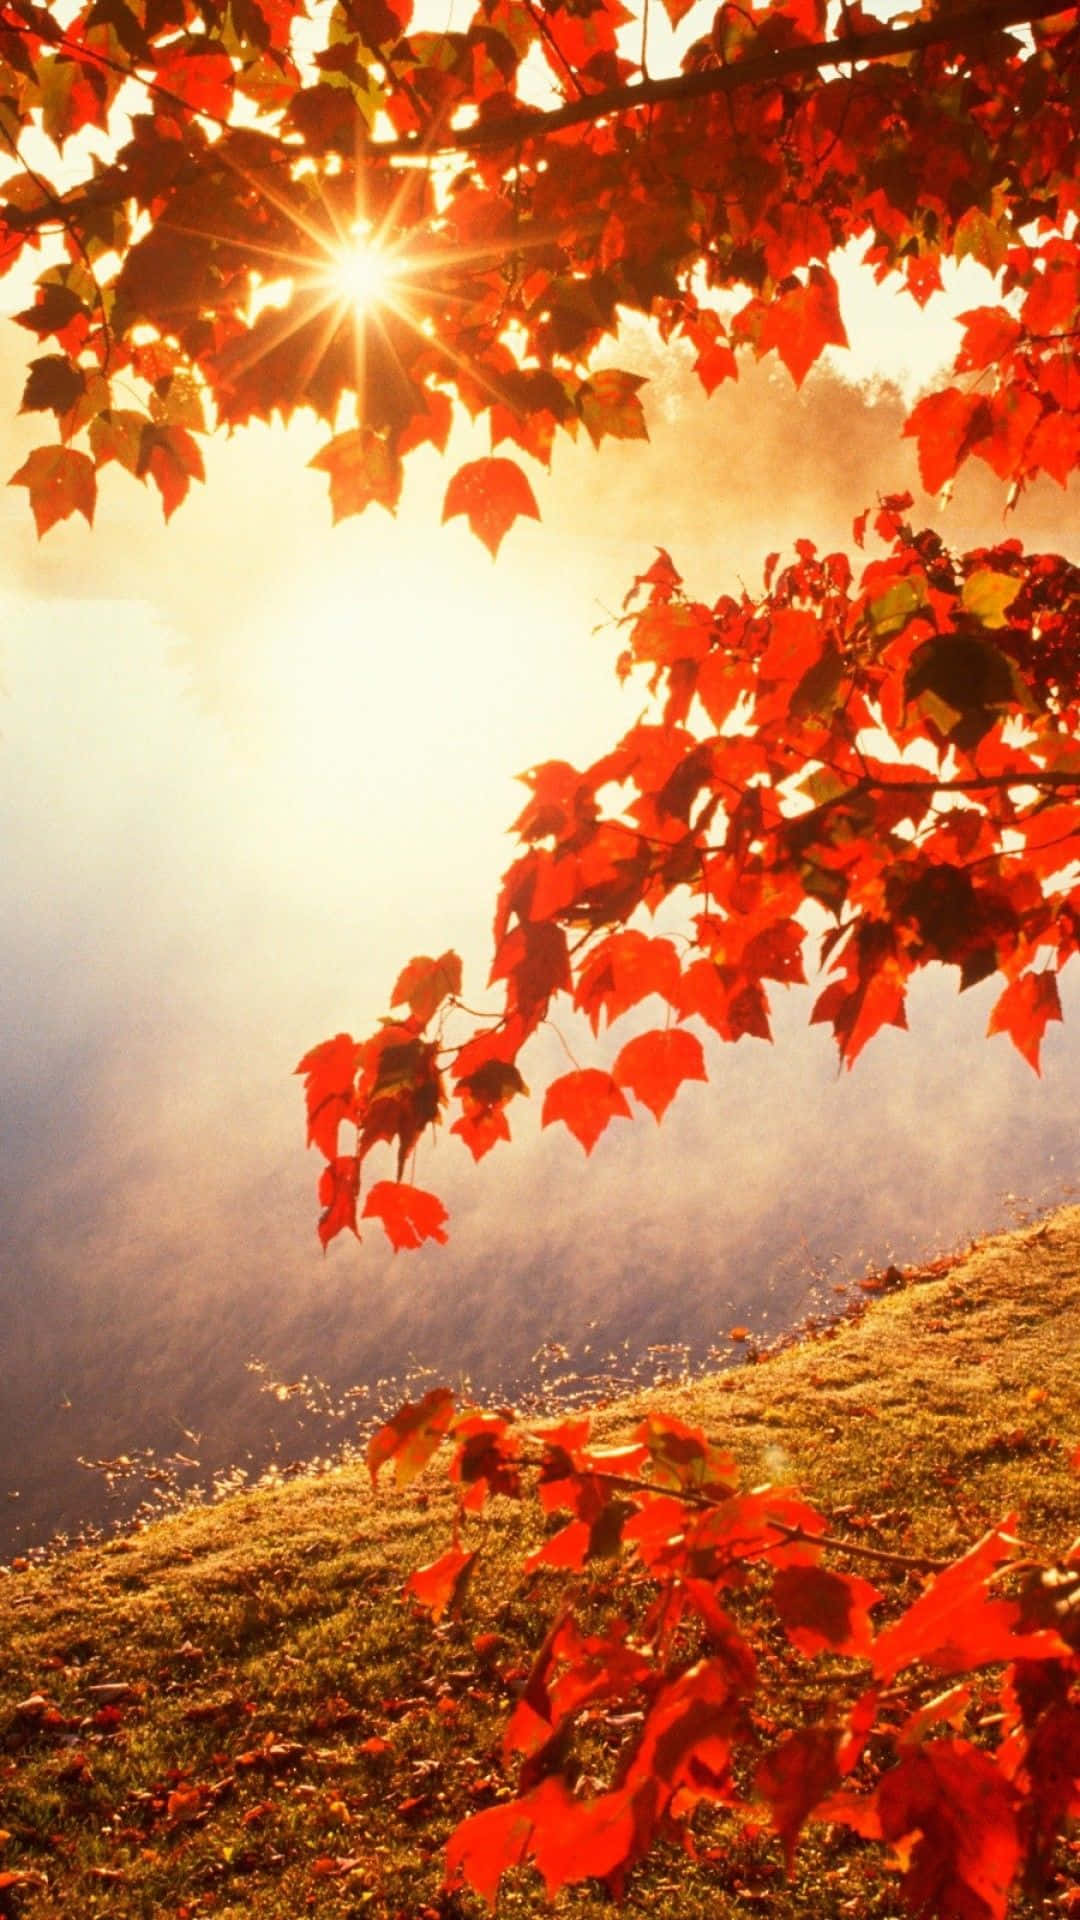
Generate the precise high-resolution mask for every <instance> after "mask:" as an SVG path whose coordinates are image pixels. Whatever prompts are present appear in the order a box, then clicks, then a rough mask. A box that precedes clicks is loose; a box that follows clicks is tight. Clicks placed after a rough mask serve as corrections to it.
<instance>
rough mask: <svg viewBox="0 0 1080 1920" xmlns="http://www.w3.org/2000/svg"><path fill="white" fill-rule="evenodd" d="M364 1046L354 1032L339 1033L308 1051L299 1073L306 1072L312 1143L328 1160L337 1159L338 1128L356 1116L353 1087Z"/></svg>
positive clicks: (305, 1090) (297, 1071)
mask: <svg viewBox="0 0 1080 1920" xmlns="http://www.w3.org/2000/svg"><path fill="white" fill-rule="evenodd" d="M359 1061H360V1048H359V1047H358V1046H357V1044H356V1041H355V1040H354V1039H353V1037H352V1034H351V1033H339V1034H335V1036H334V1038H333V1040H323V1041H322V1042H321V1043H320V1045H319V1046H317V1047H312V1049H311V1052H310V1053H305V1055H304V1057H303V1059H302V1060H301V1062H300V1064H299V1066H298V1067H296V1068H295V1069H294V1071H295V1072H296V1073H302V1074H304V1075H305V1081H304V1094H305V1098H306V1101H307V1120H308V1146H309V1147H318V1149H319V1151H320V1153H322V1154H324V1155H325V1156H326V1158H327V1160H335V1159H336V1158H337V1141H338V1128H339V1127H340V1125H341V1122H342V1121H343V1120H352V1119H353V1118H354V1117H355V1111H354V1107H353V1090H354V1083H355V1079H356V1069H357V1066H358V1064H359Z"/></svg>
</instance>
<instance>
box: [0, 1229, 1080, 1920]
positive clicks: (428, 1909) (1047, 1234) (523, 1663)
mask: <svg viewBox="0 0 1080 1920" xmlns="http://www.w3.org/2000/svg"><path fill="white" fill-rule="evenodd" d="M881 1285H882V1286H883V1288H885V1290H884V1291H883V1292H882V1293H881V1295H880V1297H874V1296H873V1295H870V1294H868V1295H866V1296H864V1297H865V1301H866V1305H865V1310H863V1311H861V1312H860V1313H859V1314H857V1315H855V1316H848V1317H847V1318H845V1319H844V1320H843V1321H840V1322H838V1323H836V1324H834V1325H832V1326H829V1327H825V1328H822V1329H820V1330H818V1331H817V1332H815V1333H812V1334H810V1335H808V1336H807V1337H805V1338H804V1339H802V1340H800V1341H799V1342H797V1343H795V1344H793V1345H791V1346H789V1347H787V1348H786V1349H784V1350H783V1351H780V1352H777V1353H774V1354H772V1355H771V1356H767V1357H761V1358H759V1360H758V1363H757V1364H748V1365H746V1366H745V1367H742V1368H739V1369H737V1370H736V1371H733V1372H729V1373H726V1374H722V1375H719V1376H717V1377H716V1378H714V1379H707V1380H702V1381H699V1382H697V1383H695V1384H694V1385H692V1386H690V1387H687V1388H684V1389H681V1390H675V1389H671V1390H665V1391H664V1392H663V1393H662V1394H660V1395H650V1394H645V1393H640V1394H636V1395H634V1396H633V1397H632V1398H631V1399H629V1400H623V1401H621V1402H619V1403H617V1404H613V1405H611V1406H609V1407H607V1408H605V1409H604V1410H603V1412H602V1414H601V1415H600V1416H599V1418H598V1424H599V1425H600V1426H602V1427H603V1429H604V1430H605V1431H606V1432H609V1433H613V1432H615V1431H617V1430H618V1429H625V1428H626V1427H627V1425H628V1424H629V1423H631V1422H632V1421H634V1420H636V1419H640V1417H641V1416H642V1414H643V1412H645V1411H646V1410H647V1409H648V1407H649V1406H650V1405H655V1404H658V1403H659V1404H662V1405H664V1406H665V1407H666V1408H667V1409H668V1410H669V1411H672V1412H675V1413H678V1414H679V1415H680V1416H681V1417H682V1418H684V1419H688V1420H692V1421H697V1422H701V1423H702V1424H703V1425H705V1426H706V1428H707V1430H708V1431H709V1432H710V1434H712V1435H715V1436H717V1437H720V1438H722V1439H723V1441H724V1443H725V1444H726V1445H728V1446H729V1447H730V1448H731V1449H732V1450H733V1451H734V1452H735V1453H736V1455H737V1456H738V1458H739V1460H740V1463H741V1464H742V1465H743V1467H744V1469H745V1473H746V1477H747V1479H748V1481H758V1480H761V1479H765V1478H768V1479H771V1480H773V1481H790V1482H793V1483H796V1484H798V1485H800V1486H801V1487H802V1488H803V1489H804V1491H805V1492H806V1493H807V1494H808V1495H809V1496H811V1497H812V1498H813V1499H814V1500H815V1501H816V1502H817V1504H818V1505H819V1506H820V1507H821V1508H822V1509H823V1510H824V1512H825V1513H826V1515H827V1516H828V1518H829V1521H830V1524H831V1527H832V1529H833V1531H834V1532H837V1533H842V1534H846V1535H847V1536H848V1537H850V1538H851V1539H853V1540H858V1541H861V1542H862V1543H864V1544H867V1543H870V1544H875V1545H877V1546H879V1547H885V1548H889V1549H896V1550H898V1551H900V1552H903V1553H907V1554H919V1553H922V1554H935V1555H943V1556H946V1557H952V1556H954V1555H955V1554H957V1553H958V1552H959V1551H961V1550H962V1548H963V1546H964V1545H965V1544H967V1543H970V1542H971V1541H973V1540H975V1539H976V1538H978V1537H979V1536H980V1535H981V1534H982V1533H983V1532H984V1531H985V1529H986V1528H987V1527H988V1526H990V1525H991V1524H992V1523H993V1522H994V1521H996V1520H998V1519H1000V1518H1001V1517H1002V1516H1003V1515H1004V1514H1006V1513H1009V1512H1013V1511H1016V1512H1018V1514H1019V1521H1018V1526H1019V1528H1020V1530H1021V1533H1022V1537H1023V1538H1024V1539H1025V1540H1027V1541H1030V1542H1031V1543H1032V1544H1033V1545H1034V1546H1038V1547H1040V1548H1042V1547H1046V1548H1049V1549H1051V1550H1054V1549H1057V1550H1064V1549H1065V1548H1066V1547H1067V1546H1068V1545H1069V1544H1070V1542H1071V1541H1072V1540H1073V1538H1074V1537H1075V1536H1076V1534H1077V1533H1078V1532H1080V1479H1078V1477H1077V1474H1076V1472H1075V1470H1074V1469H1072V1468H1071V1467H1070V1465H1069V1459H1070V1456H1071V1455H1072V1454H1073V1453H1074V1452H1075V1450H1076V1447H1077V1443H1078V1442H1080V1208H1078V1207H1073V1208H1069V1209H1066V1210H1064V1211H1062V1212H1060V1213H1058V1214H1055V1215H1052V1216H1050V1217H1049V1218H1048V1219H1047V1220H1045V1221H1044V1222H1042V1223H1041V1224H1039V1225H1037V1226H1035V1227H1033V1228H1028V1229H1025V1230H1022V1231H1020V1232H1018V1233H1013V1234H1009V1235H1003V1236H1000V1237H997V1238H994V1239H992V1240H988V1241H986V1242H985V1243H983V1244H981V1245H979V1246H977V1247H975V1248H973V1249H972V1250H971V1252H970V1253H969V1254H967V1255H966V1256H962V1257H959V1258H958V1259H956V1260H955V1261H953V1262H938V1263H936V1264H935V1265H934V1266H933V1267H931V1268H929V1269H924V1270H922V1271H919V1272H910V1273H908V1274H907V1275H905V1276H904V1278H903V1284H893V1285H892V1286H887V1284H886V1283H885V1282H884V1281H883V1282H882V1283H881ZM494 1506H495V1508H496V1509H497V1511H496V1512H495V1514H494V1517H492V1518H490V1519H489V1518H486V1517H485V1518H484V1519H483V1520H482V1521H473V1522H470V1523H469V1527H470V1530H471V1531H473V1532H474V1533H475V1535H476V1539H477V1541H480V1542H482V1544H483V1546H484V1548H485V1555H484V1559H483V1560H482V1562H481V1563H480V1565H481V1569H482V1570H481V1571H479V1572H478V1574H477V1577H476V1578H475V1580H474V1582H473V1586H472V1590H471V1592H470V1594H469V1596H468V1598H467V1600H466V1602H465V1604H464V1607H463V1609H462V1611H461V1613H460V1615H459V1616H458V1617H456V1618H454V1617H450V1618H448V1619H447V1620H446V1621H444V1622H443V1623H442V1624H441V1625H440V1626H439V1627H437V1628H435V1629H433V1628H432V1626H431V1624H430V1622H429V1621H426V1620H423V1619H418V1618H417V1617H415V1615H414V1613H413V1611H412V1610H411V1609H410V1607H409V1606H408V1605H407V1604H404V1603H403V1602H402V1599H401V1597H400V1589H401V1585H402V1582H403V1580H404V1578H405V1576H406V1575H407V1573H408V1572H409V1570H410V1569H411V1568H413V1567H414V1566H416V1565H418V1564H420V1563H422V1562H424V1561H427V1560H430V1559H432V1558H433V1557H434V1556H435V1555H436V1554H438V1553H440V1552H441V1551H442V1549H443V1547H444V1545H445V1544H446V1537H447V1531H448V1521H449V1517H450V1505H449V1496H448V1494H447V1493H446V1491H445V1490H444V1489H443V1488H442V1487H441V1486H440V1484H439V1481H438V1479H437V1477H436V1475H435V1473H434V1470H432V1469H429V1470H428V1472H427V1473H426V1475H425V1476H424V1478H423V1480H422V1482H421V1483H420V1484H419V1485H418V1486H416V1487H413V1488H411V1489H409V1490H408V1491H407V1492H406V1493H404V1494H395V1493H392V1492H391V1491H390V1490H389V1489H388V1488H387V1489H386V1490H384V1489H383V1488H382V1487H381V1486H380V1489H379V1490H378V1491H377V1492H376V1493H375V1494H373V1493H372V1491H371V1488H370V1485H369V1482H368V1479H367V1476H366V1474H365V1473H364V1472H363V1471H362V1470H360V1469H357V1468H347V1469H341V1470H338V1471H336V1472H334V1473H331V1474H329V1475H326V1476H324V1477H321V1478H307V1479H302V1480H297V1481H293V1482H292V1483H290V1484H287V1485H285V1486H282V1487H280V1488H278V1489H272V1490H266V1491H259V1492H257V1493H245V1494H242V1495H239V1496H236V1497H234V1498H232V1499H229V1500H227V1501H225V1502H223V1503H222V1504H221V1505H219V1506H217V1507H214V1508H209V1509H196V1510H192V1511H188V1512H186V1513H184V1514H182V1515H180V1516H179V1517H177V1518H174V1519H169V1520H166V1521H162V1522H159V1523H157V1524H155V1525H153V1526H151V1527H147V1528H146V1529H145V1530H144V1531H142V1532H139V1533H137V1534H134V1535H132V1536H131V1537H128V1538H124V1539H119V1540H116V1541H114V1542H112V1543H110V1544H108V1545H105V1546H101V1547H97V1548H92V1549H91V1548H87V1549H79V1550H73V1551H71V1552H69V1553H67V1554H65V1555H62V1556H60V1557H59V1558H57V1559H56V1560H55V1561H53V1562H52V1563H51V1564H48V1565H36V1564H30V1565H26V1564H19V1563H13V1565H12V1566H11V1567H10V1568H8V1569H4V1570H2V1571H3V1577H0V1649H2V1652H0V1914H3V1915H5V1916H9V1915H10V1916H17V1917H18V1920H76V1916H78V1920H92V1917H93V1916H105V1915H109V1916H110V1917H111V1920H113V1917H114V1920H135V1916H140V1917H143V1920H149V1917H150V1916H155V1917H156V1916H162V1915H169V1916H176V1920H194V1916H196V1915H201V1914H204V1913H207V1914H214V1915H217V1916H222V1920H239V1916H240V1915H251V1914H257V1915H258V1916H259V1920H286V1916H288V1920H295V1917H296V1916H297V1915H298V1914H308V1913H310V1914H315V1915H317V1916H320V1917H323V1916H325V1920H357V1917H358V1916H361V1915H370V1916H373V1917H374V1920H451V1917H452V1916H461V1917H462V1920H464V1916H472V1915H473V1914H478V1913H479V1912H480V1911H481V1908H480V1905H479V1903H478V1902H476V1901H474V1900H473V1899H472V1897H471V1896H469V1895H462V1894H459V1893H456V1892H455V1893H446V1892H443V1891H441V1890H440V1883H441V1879H442V1846H443V1843H444V1841H445V1839H446V1837H447V1835H448V1833H449V1831H450V1830H451V1828H452V1826H453V1825H454V1824H455V1823H456V1822H457V1820H459V1819H460V1818H461V1817H462V1815H463V1814H464V1813H465V1812H467V1811H470V1810H473V1809H476V1808H478V1807H482V1806H485V1805H489V1804H492V1803H493V1802H494V1801H495V1800H497V1799H498V1798H499V1797H500V1796H501V1795H503V1794H505V1793H507V1792H508V1791H510V1786H511V1780H512V1776H511V1775H510V1774H507V1773H505V1772H504V1770H503V1767H502V1763H501V1759H500V1750H499V1740H500V1731H501V1726H502V1723H503V1721H504V1719H505V1714H506V1709H507V1705H508V1702H509V1701H510V1699H511V1698H512V1697H513V1693H514V1689H515V1685H516V1683H517V1682H519V1681H520V1680H521V1679H522V1678H523V1677H524V1674H525V1672H526V1671H527V1657H528V1654H529V1653H530V1651H531V1650H533V1649H535V1647H536V1646H537V1644H538V1643H539V1640H540V1639H541V1637H542V1635H543V1632H544V1630H545V1625H546V1621H547V1617H548V1615H549V1612H550V1605H551V1599H552V1590H549V1588H548V1585H547V1577H545V1576H541V1578H540V1579H539V1581H534V1583H533V1584H532V1585H531V1586H529V1587H525V1586H520V1585H518V1584H517V1581H516V1575H515V1573H514V1568H515V1565H516V1556H517V1557H519V1556H520V1552H521V1546H522V1540H523V1535H524V1534H525V1533H526V1532H527V1530H528V1524H529V1523H528V1521H527V1518H526V1517H525V1516H523V1514H522V1513H521V1512H520V1511H519V1510H518V1509H510V1508H509V1507H508V1506H507V1505H506V1503H504V1502H502V1501H498V1502H495V1503H494ZM504 1509H505V1511H504ZM470 1544H473V1542H472V1541H470ZM511 1881H512V1884H511ZM895 1888H896V1881H895V1874H894V1873H891V1872H890V1871H889V1870H888V1868H887V1867H885V1866H883V1861H882V1857H881V1855H880V1852H878V1851H877V1850H875V1849H872V1848H865V1847H861V1846H860V1847H858V1848H856V1847H855V1846H854V1845H853V1843H852V1841H851V1839H850V1837H849V1836H846V1835H845V1834H844V1833H843V1832H842V1830H840V1829H837V1828H832V1827H822V1828H818V1829H813V1830H811V1833H810V1837H809V1838H807V1839H805V1840H804V1842H803V1843H802V1844H801V1846H800V1853H799V1859H798V1862H797V1872H796V1878H795V1880H794V1882H793V1883H792V1884H791V1885H788V1884H787V1883H786V1882H785V1879H784V1875H783V1860H782V1855H781V1852H780V1849H779V1846H778V1844H777V1843H776V1842H775V1841H774V1840H773V1839H772V1838H771V1837H769V1836H768V1834H767V1833H766V1832H765V1831H764V1830H762V1831H761V1832H760V1833H758V1834H757V1835H755V1836H750V1837H747V1838H744V1839H743V1840H741V1841H738V1842H734V1843H733V1844H732V1845H731V1846H730V1848H729V1849H728V1850H727V1852H726V1854H725V1856H724V1857H723V1858H720V1859H715V1860H713V1861H712V1862H704V1861H699V1862H697V1863H695V1862H693V1861H691V1860H688V1859H687V1858H685V1857H684V1856H683V1855H682V1854H676V1853H674V1852H665V1851H664V1850H663V1849H662V1848H661V1849H658V1850H657V1851H656V1852H655V1853H654V1854H653V1855H651V1856H650V1857H649V1859H648V1860H647V1861H646V1862H645V1863H644V1864H643V1865H642V1866H641V1867H639V1868H638V1869H637V1870H636V1871H635V1873H634V1874H633V1875H632V1876H631V1879H630V1882H629V1886H628V1889H627V1910H628V1911H629V1912H631V1913H633V1912H644V1911H645V1910H646V1909H651V1910H653V1911H656V1910H657V1909H659V1910H661V1911H662V1912H663V1913H664V1914H665V1916H667V1915H670V1916H672V1920H690V1917H691V1916H697V1915H703V1914H705V1913H708V1914H709V1915H710V1916H719V1917H720V1920H722V1917H723V1916H725V1915H732V1916H735V1915H745V1914H748V1913H750V1912H752V1911H754V1910H765V1911H768V1913H769V1914H770V1916H772V1915H775V1916H778V1920H794V1917H795V1916H807V1920H809V1916H810V1915H811V1914H812V1915H814V1916H821V1917H822V1920H829V1917H830V1916H835V1917H836V1920H871V1916H877V1917H879V1920H884V1917H885V1916H892V1915H895V1913H896V1912H897V1899H896V1891H895ZM1078 1909H1080V1854H1078V1852H1077V1849H1076V1847H1075V1845H1074V1846H1073V1849H1072V1851H1069V1850H1068V1849H1065V1850H1064V1852H1063V1854H1062V1858H1061V1864H1060V1871H1059V1873H1058V1875H1057V1878H1056V1880H1055V1881H1054V1883H1053V1884H1052V1886H1051V1889H1050V1897H1049V1904H1048V1905H1044V1904H1043V1903H1041V1902H1040V1903H1036V1902H1035V1901H1034V1900H1033V1901H1031V1902H1030V1903H1029V1904H1028V1905H1027V1906H1026V1907H1024V1908H1022V1909H1018V1911H1023V1912H1025V1913H1031V1914H1034V1913H1035V1912H1036V1911H1038V1912H1047V1911H1050V1912H1060V1913H1071V1914H1074V1915H1075V1913H1076V1912H1077V1911H1078ZM550 1910H551V1909H549V1908H548V1907H547V1905H546V1903H545V1901H544V1898H543V1893H542V1888H541V1884H540V1882H539V1881H538V1880H537V1879H536V1877H535V1876H534V1875H532V1874H531V1873H527V1872H524V1871H523V1872H521V1873H520V1874H515V1875H512V1876H510V1879H509V1880H508V1881H507V1882H506V1883H504V1889H503V1892H502V1894H501V1896H500V1906H499V1912H500V1914H505V1915H514V1914H521V1915H524V1914H540V1913H542V1912H547V1911H550ZM556 1911H557V1912H566V1913H572V1914H574V1915H582V1916H588V1915H592V1914H596V1915H600V1913H601V1912H604V1913H610V1911H611V1905H610V1900H609V1898H608V1897H607V1895H606V1894H605V1893H603V1891H602V1890H598V1889H596V1888H594V1887H593V1886H592V1885H591V1883H589V1884H587V1885H586V1886H584V1887H583V1888H580V1889H577V1890H573V1891H571V1892H569V1893H564V1894H562V1895H560V1896H559V1900H558V1902H557V1903H556Z"/></svg>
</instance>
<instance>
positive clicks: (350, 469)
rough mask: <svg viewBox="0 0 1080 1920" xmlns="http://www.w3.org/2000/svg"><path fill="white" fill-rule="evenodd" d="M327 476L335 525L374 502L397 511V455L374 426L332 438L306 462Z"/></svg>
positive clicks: (399, 480)
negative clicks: (328, 477)
mask: <svg viewBox="0 0 1080 1920" xmlns="http://www.w3.org/2000/svg"><path fill="white" fill-rule="evenodd" d="M308 466H309V467H315V468H316V469H317V470H318V471H319V472H320V473H327V474H329V476H330V506H331V510H332V513H333V519H334V524H335V526H336V525H337V522H338V521H339V520H344V519H346V518H347V517H348V515H349V514H351V513H363V511H364V508H365V507H368V506H370V505H371V503H372V502H373V501H374V502H376V503H377V505H379V506H380V507H385V508H386V511H387V513H390V514H394V513H396V512H397V508H398V502H399V500H400V499H401V485H402V479H403V472H402V466H401V459H400V456H399V455H398V454H397V453H395V452H394V451H393V449H392V448H391V447H390V446H389V445H388V444H387V442H386V440H385V439H384V437H383V436H382V435H381V434H378V433H376V432H375V430H374V428H373V427H350V428H349V429H348V431H347V432H345V433H338V434H335V435H334V438H333V439H332V440H328V441H327V443H326V445H325V447H320V449H319V451H318V453H316V454H314V455H313V456H312V458H311V459H310V460H309V461H308Z"/></svg>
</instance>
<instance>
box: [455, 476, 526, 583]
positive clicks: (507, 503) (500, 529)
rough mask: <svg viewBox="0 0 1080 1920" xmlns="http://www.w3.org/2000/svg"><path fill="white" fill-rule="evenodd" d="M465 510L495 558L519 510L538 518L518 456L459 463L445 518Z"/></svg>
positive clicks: (476, 532) (478, 536) (474, 529)
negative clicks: (462, 464) (509, 458)
mask: <svg viewBox="0 0 1080 1920" xmlns="http://www.w3.org/2000/svg"><path fill="white" fill-rule="evenodd" d="M459 513H463V514H464V515H465V517H466V519H467V520H468V522H469V525H470V527H471V528H472V531H473V532H474V533H475V535H476V537H477V539H478V540H482V541H483V543H484V545H485V547H487V549H488V551H489V552H490V554H491V557H492V559H494V558H495V555H496V554H497V553H498V551H499V547H500V544H501V542H502V539H503V535H504V534H505V533H506V532H507V531H508V529H509V528H510V527H512V526H513V524H514V521H515V520H516V519H517V518H518V516H519V515H520V514H525V513H527V514H528V515H529V516H530V517H531V518H532V519H533V520H539V518H540V509H539V507H538V506H537V504H536V497H535V495H534V493H533V490H532V488H531V487H530V485H529V482H528V481H527V479H526V478H525V475H524V474H523V473H522V471H521V468H520V467H519V466H518V464H517V462H516V460H504V459H502V458H500V457H493V458H489V459H486V460H470V461H467V462H466V464H465V466H463V467H459V468H458V470H457V472H456V473H455V475H454V477H453V479H452V480H451V482H450V485H449V486H448V487H447V489H446V498H445V500H444V501H443V515H442V517H443V522H444V524H445V522H446V521H447V520H452V519H453V518H454V516H455V515H456V514H459Z"/></svg>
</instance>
